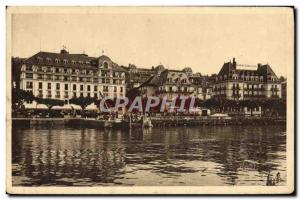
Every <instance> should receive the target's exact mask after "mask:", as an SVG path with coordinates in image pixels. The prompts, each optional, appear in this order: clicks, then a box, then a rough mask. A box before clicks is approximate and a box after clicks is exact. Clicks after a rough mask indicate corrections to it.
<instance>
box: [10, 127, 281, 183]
mask: <svg viewBox="0 0 300 200" xmlns="http://www.w3.org/2000/svg"><path fill="white" fill-rule="evenodd" d="M12 134H13V140H12V144H13V147H12V162H13V185H15V186H18V185H22V186H40V185H43V186H51V185H55V186H97V185H105V186H107V185H108V186H113V185H118V186H120V185H123V186H126V185H128V186H129V185H136V186H159V185H162V186H213V185H266V180H267V175H268V173H271V174H272V175H273V176H274V175H275V174H277V173H278V172H280V175H281V179H283V183H284V182H285V180H286V129H285V127H284V126H260V127H253V126H246V127H245V126H244V127H241V126H219V127H191V128H188V127H181V128H178V127H177V128H152V129H148V130H144V131H143V130H141V129H135V130H131V131H129V130H125V131H124V130H109V129H107V130H96V129H86V128H82V129H73V128H65V127H57V128H55V127H51V128H48V127H40V128H31V129H24V128H22V129H19V128H14V129H13V132H12Z"/></svg>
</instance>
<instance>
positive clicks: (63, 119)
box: [6, 6, 295, 195]
mask: <svg viewBox="0 0 300 200" xmlns="http://www.w3.org/2000/svg"><path fill="white" fill-rule="evenodd" d="M294 37H295V36H294V8H293V7H197V6H194V7H193V6H191V7H184V6H179V7H171V6H170V7H168V6H167V7H159V6H157V7H103V6H102V7H101V6H100V7H99V6H95V7H79V6H78V7H45V6H44V7H43V6H40V7H22V6H19V7H18V6H8V7H7V8H6V42H7V46H6V48H7V50H6V59H7V65H6V81H7V85H6V99H7V103H6V112H7V113H6V131H7V138H6V139H7V141H6V144H7V158H6V159H7V163H6V172H7V174H6V191H7V193H9V194H86V195H91V194H104V195H122V194H132V195H140V194H143V195H147V194H156V195H162V194H165V195H168V194H173V195H176V194H291V193H293V191H294V154H295V153H294V137H295V136H294V88H295V85H294V76H295V75H294V69H295V67H294V60H295V58H294Z"/></svg>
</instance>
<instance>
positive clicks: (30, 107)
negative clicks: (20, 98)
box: [24, 103, 36, 109]
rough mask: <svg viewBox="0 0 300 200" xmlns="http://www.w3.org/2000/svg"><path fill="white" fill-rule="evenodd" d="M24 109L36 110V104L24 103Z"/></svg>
mask: <svg viewBox="0 0 300 200" xmlns="http://www.w3.org/2000/svg"><path fill="white" fill-rule="evenodd" d="M24 107H25V109H35V108H36V104H34V103H24Z"/></svg>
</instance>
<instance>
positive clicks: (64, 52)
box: [60, 49, 69, 54]
mask: <svg viewBox="0 0 300 200" xmlns="http://www.w3.org/2000/svg"><path fill="white" fill-rule="evenodd" d="M60 54H69V52H68V51H67V50H66V49H62V50H60Z"/></svg>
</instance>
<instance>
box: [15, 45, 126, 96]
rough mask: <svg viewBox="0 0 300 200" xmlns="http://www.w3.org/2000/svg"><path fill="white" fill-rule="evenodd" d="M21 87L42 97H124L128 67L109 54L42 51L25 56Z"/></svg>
mask: <svg viewBox="0 0 300 200" xmlns="http://www.w3.org/2000/svg"><path fill="white" fill-rule="evenodd" d="M20 89H23V90H27V91H28V90H29V91H32V92H33V95H34V96H37V97H40V98H52V99H61V100H68V99H71V98H73V97H79V96H83V97H87V96H90V97H95V98H100V97H101V96H102V95H103V96H111V97H124V96H125V91H126V90H125V70H124V69H123V68H122V67H120V66H118V65H117V64H116V63H114V62H113V61H112V60H111V59H110V58H109V57H107V56H105V55H101V56H100V57H89V56H88V55H86V54H70V53H69V52H68V51H67V50H65V49H63V50H61V52H60V53H49V52H39V53H37V54H35V55H33V56H32V57H30V58H28V59H25V60H24V61H23V63H22V67H21V76H20Z"/></svg>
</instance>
